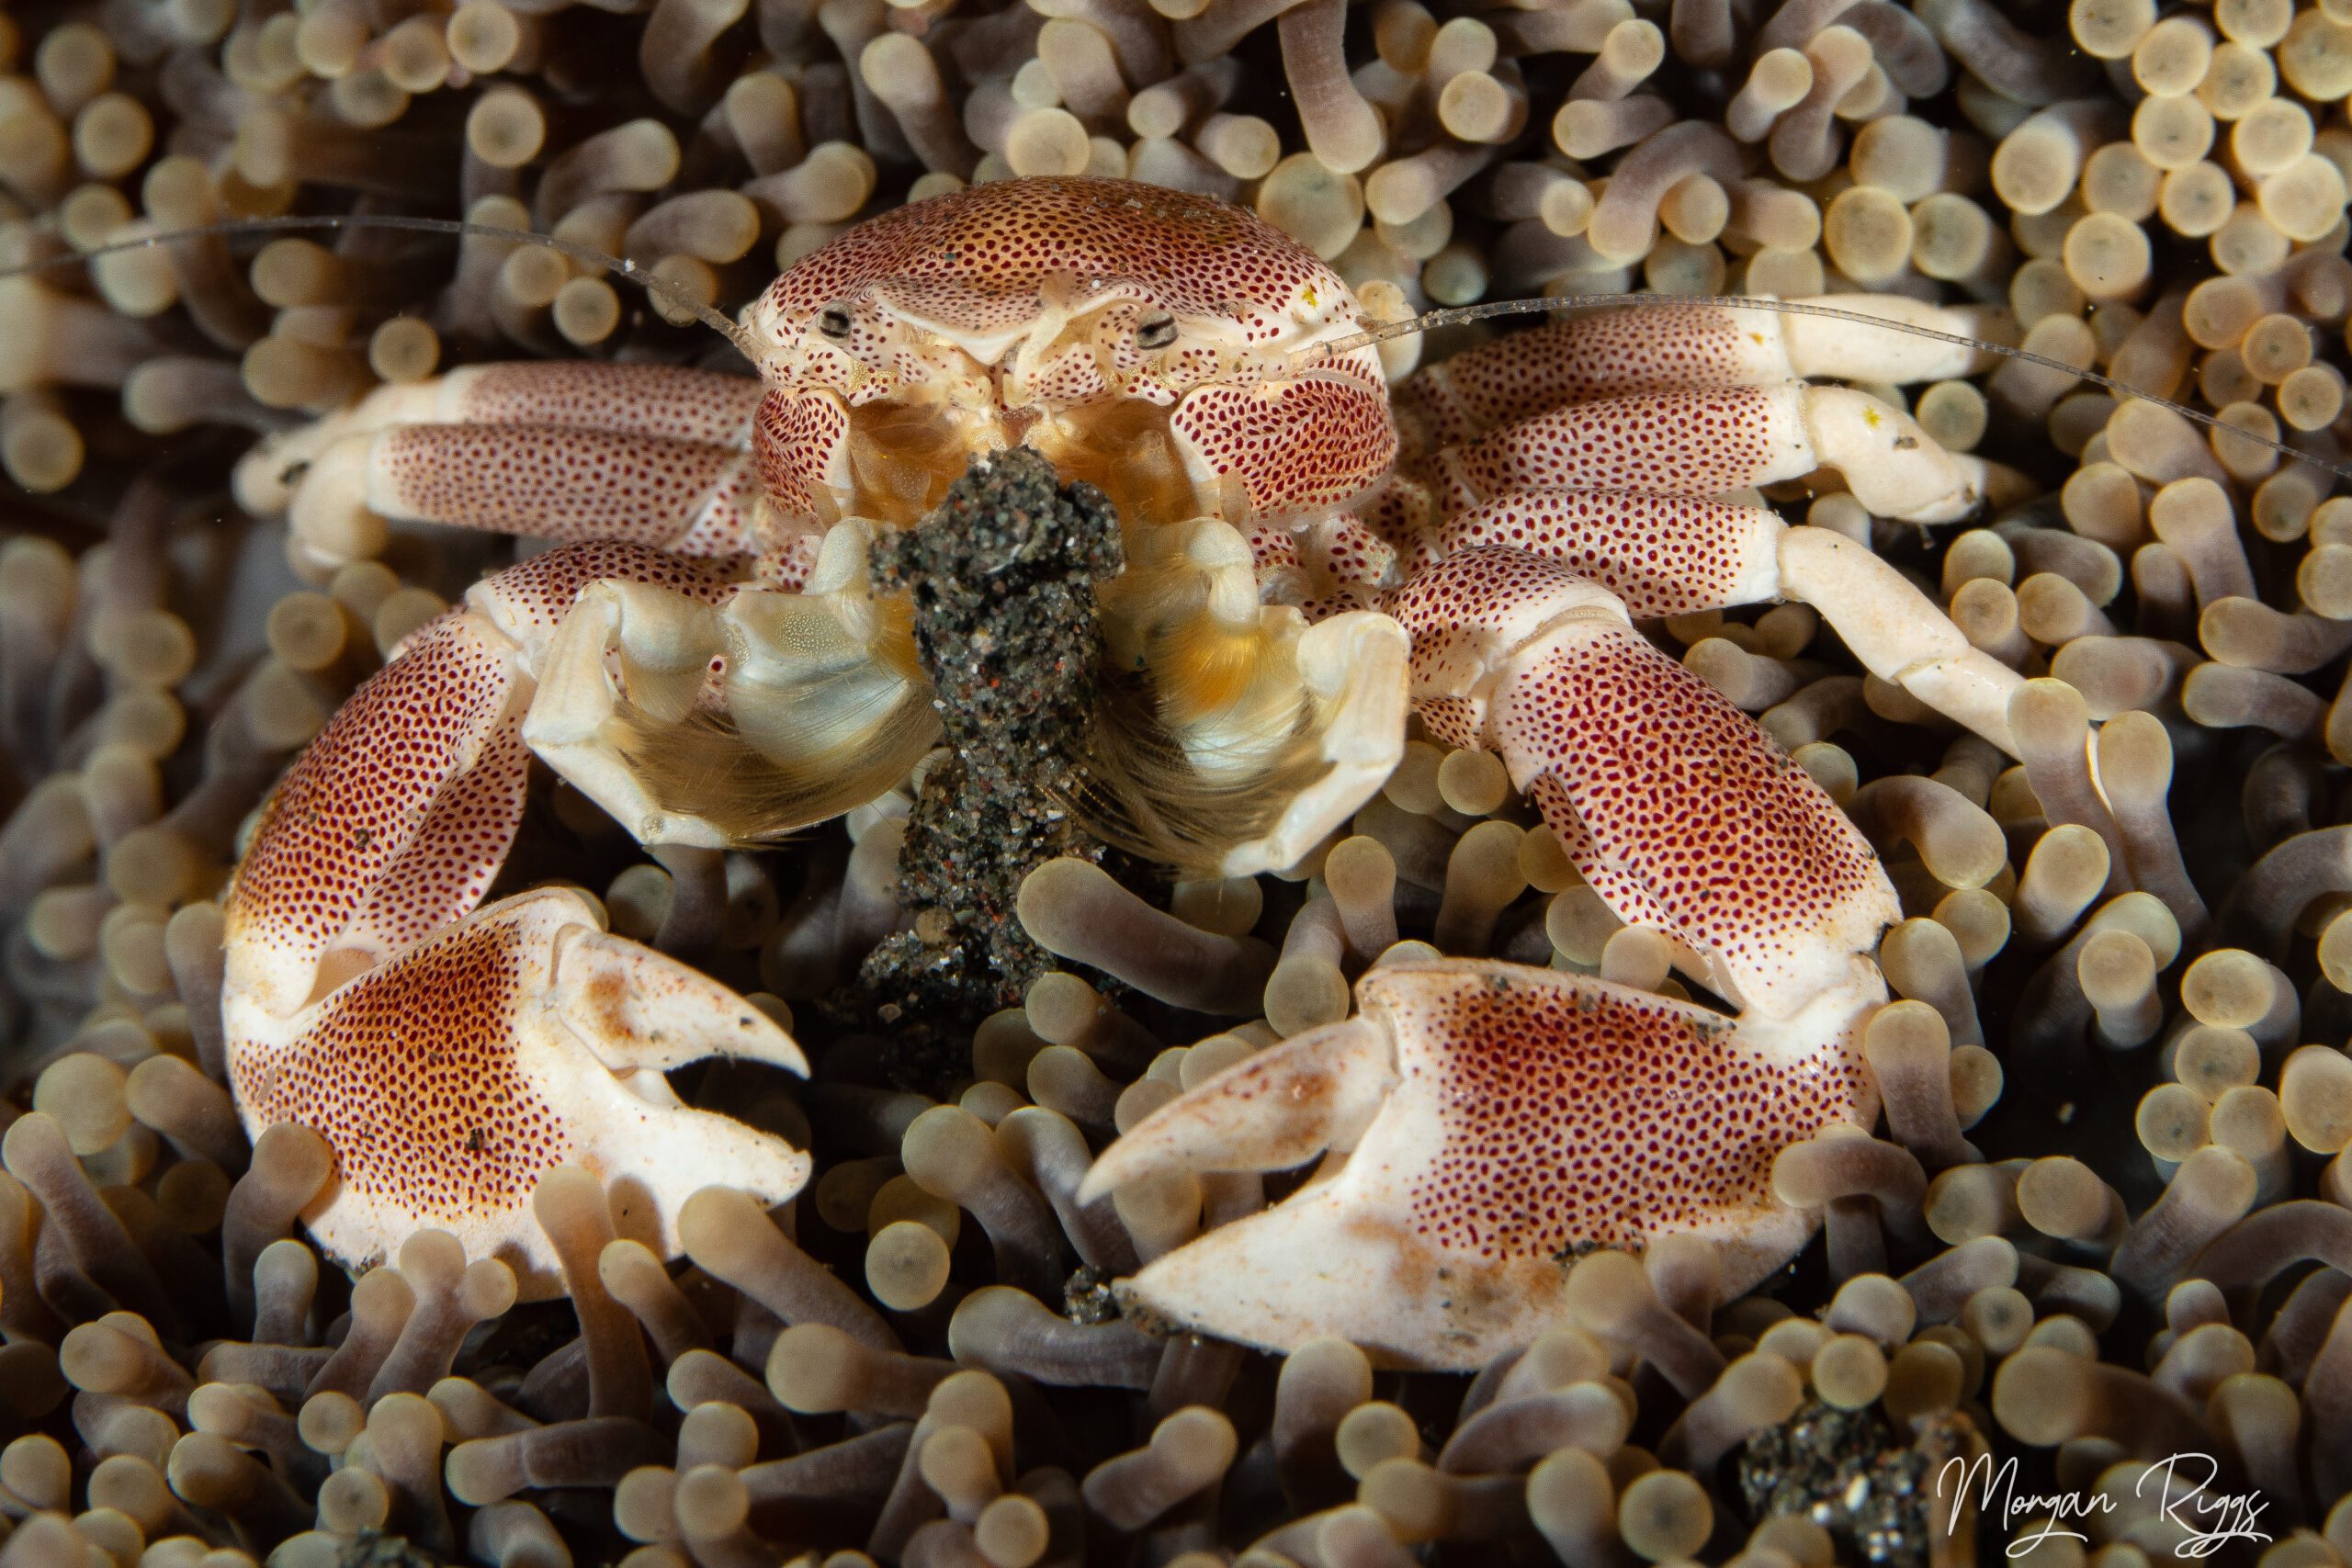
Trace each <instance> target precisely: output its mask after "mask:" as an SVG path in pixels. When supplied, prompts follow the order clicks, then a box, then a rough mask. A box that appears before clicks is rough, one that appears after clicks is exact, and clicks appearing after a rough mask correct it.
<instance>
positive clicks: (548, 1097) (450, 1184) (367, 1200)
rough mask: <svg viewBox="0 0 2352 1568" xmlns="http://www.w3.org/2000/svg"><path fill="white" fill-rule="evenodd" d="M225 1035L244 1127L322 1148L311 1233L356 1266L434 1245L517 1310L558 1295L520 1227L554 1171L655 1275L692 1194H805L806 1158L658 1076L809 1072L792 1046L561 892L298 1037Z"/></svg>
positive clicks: (325, 1008)
mask: <svg viewBox="0 0 2352 1568" xmlns="http://www.w3.org/2000/svg"><path fill="white" fill-rule="evenodd" d="M228 1022H229V1025H230V1031H231V1039H232V1056H231V1070H232V1074H233V1076H234V1077H235V1078H236V1082H237V1088H238V1091H239V1093H238V1099H239V1102H240V1104H241V1105H242V1107H243V1111H244V1116H245V1122H246V1125H247V1127H248V1129H249V1130H250V1131H252V1132H253V1133H254V1134H256V1135H258V1134H259V1133H260V1132H261V1130H262V1129H263V1128H266V1127H267V1126H268V1125H270V1124H271V1123H273V1122H300V1123H303V1124H304V1125H307V1126H310V1127H312V1128H314V1129H316V1130H317V1131H318V1133H319V1134H320V1135H321V1136H322V1137H323V1138H324V1139H325V1140H326V1142H327V1145H328V1146H329V1147H330V1148H332V1149H333V1150H334V1162H335V1171H334V1178H333V1179H331V1180H330V1181H329V1182H328V1183H327V1186H326V1188H325V1189H324V1190H322V1192H321V1193H320V1194H319V1197H318V1199H317V1200H316V1201H315V1202H314V1203H313V1205H312V1207H311V1209H310V1210H309V1211H307V1212H306V1213H304V1216H303V1218H304V1220H305V1221H306V1222H307V1223H308V1224H309V1225H310V1227H311V1231H312V1233H313V1235H316V1237H317V1238H318V1240H319V1242H320V1244H321V1245H322V1246H323V1247H325V1248H326V1249H327V1251H328V1252H329V1253H330V1254H332V1255H333V1256H334V1258H336V1259H337V1260H338V1261H340V1262H342V1263H344V1264H345V1266H347V1267H349V1268H352V1269H364V1268H366V1267H368V1266H370V1265H372V1264H374V1263H377V1262H379V1261H380V1260H382V1259H383V1258H387V1257H389V1256H390V1255H391V1254H392V1253H393V1252H394V1251H395V1250H396V1249H397V1248H398V1247H399V1246H400V1245H401V1242H402V1241H403V1240H404V1239H405V1238H406V1237H407V1236H408V1235H411V1234H412V1233H413V1232H414V1231H415V1230H416V1229H417V1228H419V1227H420V1226H437V1227H439V1228H441V1229H443V1230H447V1231H449V1232H451V1233H452V1234H454V1235H456V1236H457V1237H458V1240H460V1241H461V1242H463V1243H464V1244H465V1247H466V1251H467V1253H468V1255H469V1256H471V1257H474V1258H488V1257H496V1258H501V1259H503V1261H505V1262H506V1263H507V1264H508V1265H509V1266H510V1267H512V1268H513V1269H514V1270H515V1277H516V1279H517V1280H518V1281H519V1283H520V1285H521V1289H522V1293H523V1295H524V1297H525V1298H526V1299H532V1298H537V1297H544V1296H552V1295H560V1294H561V1293H562V1291H563V1288H564V1287H563V1282H562V1273H561V1268H560V1263H559V1261H558V1258H557V1257H556V1254H555V1250H554V1248H553V1247H552V1245H551V1244H550V1243H549V1241H548V1238H547V1236H546V1235H544V1233H542V1232H541V1230H540V1229H539V1226H538V1224H537V1221H536V1220H535V1219H534V1218H533V1215H532V1211H531V1193H532V1190H533V1189H534V1188H535V1187H536V1186H537V1183H538V1179H539V1178H540V1177H541V1176H542V1175H544V1174H545V1173H546V1172H547V1171H548V1170H550V1169H552V1168H555V1167H557V1166H559V1165H576V1166H581V1167H583V1168H586V1169H588V1170H589V1171H591V1172H593V1173H594V1174H595V1175H596V1176H598V1177H599V1178H600V1179H602V1180H603V1181H604V1182H605V1186H606V1188H607V1189H608V1190H611V1192H612V1194H613V1208H614V1213H615V1218H616V1222H617V1223H618V1224H619V1228H620V1229H621V1230H622V1232H623V1233H624V1234H625V1235H630V1236H632V1237H634V1238H635V1239H638V1240H640V1241H643V1242H644V1243H646V1245H648V1246H649V1247H653V1248H654V1249H655V1250H656V1251H657V1252H658V1253H660V1254H661V1255H662V1256H664V1257H670V1256H674V1255H675V1254H676V1253H677V1251H678V1250H679V1244H678V1239H677V1217H678V1213H679V1210H680V1209H681V1208H682V1207H683V1206H684V1203H685V1201H686V1200H687V1198H689V1197H691V1196H692V1195H693V1194H694V1193H695V1191H697V1190H700V1189H702V1188H704V1187H707V1186H709V1185H711V1184H712V1183H714V1182H725V1183H727V1184H728V1185H729V1186H732V1187H738V1188H741V1189H743V1190H746V1191H749V1192H750V1193H752V1196H753V1197H755V1198H756V1199H758V1200H759V1201H761V1202H763V1203H775V1202H781V1201H783V1200H785V1199H786V1198H788V1197H790V1196H791V1195H792V1194H794V1193H795V1192H797V1191H798V1190H800V1188H801V1186H802V1185H803V1184H804V1183H805V1182H806V1181H807V1180H808V1177H809V1156H807V1155H805V1154H803V1153H801V1152H799V1151H798V1150H796V1149H794V1148H792V1147H790V1146H789V1145H786V1144H785V1143H784V1142H783V1141H782V1140H780V1139H778V1138H775V1137H773V1136H771V1135H770V1134H765V1133H762V1132H759V1131H757V1130H755V1129H753V1128H752V1127H750V1126H747V1125H745V1124H744V1123H742V1122H736V1121H733V1120H730V1119H729V1118H728V1117H725V1116H718V1115H714V1114H712V1113H710V1112H708V1111H695V1110H690V1109H688V1108H687V1107H685V1106H684V1105H683V1104H681V1103H680V1102H679V1100H678V1099H677V1097H676V1096H675V1095H674V1094H673V1093H672V1092H671V1090H670V1089H669V1086H668V1084H667V1083H666V1082H665V1081H664V1080H663V1078H662V1073H663V1072H664V1071H665V1070H667V1069H669V1068H671V1067H675V1066H682V1065H684V1064H685V1063H687V1062H691V1061H695V1060H698V1059H700V1058H703V1057H707V1056H719V1055H723V1056H732V1057H741V1058H746V1059H750V1060H754V1061H761V1062H766V1063H769V1064H771V1065H774V1066H781V1067H785V1068H788V1069H790V1070H791V1071H794V1072H805V1071H806V1070H807V1063H806V1061H805V1060H804V1059H803V1057H802V1056H801V1054H800V1049H799V1047H798V1046H797V1045H795V1044H794V1043H792V1041H791V1039H790V1038H789V1037H787V1036H786V1034H785V1033H784V1032H783V1031H782V1030H780V1029H778V1028H777V1027H776V1026H775V1023H774V1022H772V1021H770V1020H769V1019H768V1018H767V1017H766V1016H765V1015H763V1014H762V1013H761V1012H760V1011H759V1010H757V1009H755V1008H753V1007H752V1006H751V1005H750V1004H748V1003H746V1002H745V1001H744V1000H743V999H742V998H740V997H738V996H736V995H735V994H734V993H733V992H732V991H729V990H728V989H727V988H726V987H723V986H720V985H718V984H717V983H716V982H714V981H711V980H709V979H707V978H706V977H704V976H702V975H701V974H699V973H698V972H696V971H695V970H694V969H692V968H689V967H688V966H686V965H684V964H679V963H676V962H674V961H673V960H672V959H669V958H665V957H663V956H662V954H660V953H654V952H651V951H650V950H649V949H646V948H643V947H639V945H637V944H636V943H635V942H628V941H626V940H624V939H622V938H619V937H616V936H613V935H611V934H609V933H608V932H606V931H604V930H603V929H602V927H601V925H600V923H599V922H598V921H597V919H596V915H595V911H594V908H593V907H592V906H590V905H589V904H588V903H586V902H585V901H584V900H583V899H582V898H581V897H579V896H578V895H577V894H575V893H571V892H569V891H566V890H563V889H560V888H543V889H540V890H538V891H536V892H531V893H525V894H520V895H517V896H516V897H512V898H507V899H504V900H502V901H501V902H499V903H497V904H494V905H492V906H491V907H490V908H485V909H483V910H481V912H479V913H478V914H475V915H473V916H471V917H469V919H465V920H462V921H460V922H459V923H458V924H457V925H454V926H451V927H449V928H448V929H447V930H445V931H440V932H438V933H436V934H435V935H434V936H431V937H429V938H427V939H425V940H424V941H423V942H417V943H416V944H414V945H413V946H412V947H409V948H407V949H405V950H404V951H402V952H401V953H396V954H395V955H393V956H392V957H391V958H390V959H389V960H387V961H386V962H384V963H382V964H378V965H376V966H375V967H373V968H371V969H368V970H367V971H365V972H363V973H361V974H360V975H358V976H356V977H355V978H353V979H351V980H349V981H347V982H346V983H345V984H344V985H343V986H342V987H339V988H337V989H336V990H335V991H334V992H333V993H332V994H330V995H329V996H328V997H326V998H324V999H323V1000H322V1001H320V1002H318V1003H316V1004H314V1005H313V1006H311V1007H310V1008H307V1009H305V1010H303V1011H302V1012H301V1013H300V1014H298V1015H296V1016H295V1017H294V1018H292V1019H290V1020H282V1021H281V1020H277V1019H274V1018H270V1017H268V1016H267V1015H266V1014H263V1013H261V1011H260V1010H259V1009H258V1008H257V1007H252V1006H250V1005H248V1006H246V1007H243V1008H238V1007H236V1006H235V1005H234V1004H232V1012H231V1016H230V1018H229V1020H228Z"/></svg>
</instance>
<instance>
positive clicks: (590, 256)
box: [0, 212, 2352, 482]
mask: <svg viewBox="0 0 2352 1568" xmlns="http://www.w3.org/2000/svg"><path fill="white" fill-rule="evenodd" d="M318 229H395V230H405V231H410V232H413V233H422V234H456V235H460V236H471V237H475V238H481V239H491V240H507V241H512V242H514V243H517V244H530V245H540V246H544V247H545V248H547V249H548V250H552V251H554V252H556V253H557V254H560V255H564V256H569V257H570V258H571V259H572V260H573V261H576V262H580V263H582V264H583V265H589V266H594V267H598V268H601V269H603V270H605V271H607V272H616V273H618V274H620V275H621V276H624V277H627V278H629V279H630V280H632V281H633V282H635V283H636V284H638V286H639V287H640V288H644V289H645V290H646V291H647V292H648V293H650V294H651V295H653V296H654V297H656V298H657V299H661V300H662V301H663V302H664V303H666V304H668V305H670V306H671V307H673V309H675V310H678V311H679V312H681V313H682V314H685V315H690V316H692V317H694V318H695V320H696V321H700V322H701V323H702V324H703V325H705V326H707V327H708V328H710V329H711V330H712V331H713V332H715V333H718V334H719V335H720V336H722V337H724V338H725V339H726V340H727V341H728V342H729V343H730V344H734V345H735V348H736V351H737V352H738V353H740V354H741V355H743V357H744V358H745V359H747V360H749V361H750V362H751V363H752V366H753V367H759V368H764V367H765V363H766V360H765V356H764V355H763V354H762V352H761V348H760V344H758V342H757V341H756V340H754V339H753V338H752V335H751V334H750V333H747V332H745V331H744V330H743V329H742V327H741V326H740V325H739V324H737V323H736V322H734V321H730V320H729V319H728V318H727V317H726V316H725V315H724V314H722V313H721V312H719V311H718V310H713V309H712V308H711V307H709V306H708V305H706V304H704V303H703V302H702V301H701V300H699V299H695V298H694V297H693V296H692V295H689V294H688V293H686V292H685V291H684V289H682V288H679V287H678V286H677V285H675V284H673V283H672V282H671V281H670V280H669V279H667V278H665V277H661V276H656V275H654V274H653V273H651V272H649V271H647V270H646V269H645V268H643V267H640V266H639V265H637V264H636V263H635V262H633V261H630V260H628V258H627V257H624V256H616V255H612V254H607V253H606V252H604V251H600V250H597V249H596V248H595V247H594V246H593V245H583V244H581V243H579V242H577V241H575V240H565V239H560V238H558V237H557V236H555V235H553V234H541V233H537V232H535V231H531V230H527V229H506V228H502V227H499V226H498V225H496V224H491V223H474V222H469V221H467V220H461V219H455V218H416V217H409V216H405V215H401V214H397V213H376V212H369V213H341V214H334V213H330V214H323V215H320V216H315V217H281V218H233V219H224V220H220V221H219V222H217V223H206V224H202V225H199V226H198V227H195V228H190V229H176V230H174V231H171V232H169V233H164V234H148V235H142V236H141V237H140V238H137V239H131V240H113V241H109V242H107V243H105V244H102V245H96V246H93V247H92V248H91V249H89V250H86V251H74V252H72V253H70V254H65V255H58V256H50V257H46V258H44V259H43V260H40V261H36V262H28V263H24V264H21V265H16V266H10V267H5V268H0V278H8V277H21V276H27V275H29V274H32V273H37V272H46V271H48V270H50V269H51V268H53V267H61V266H70V265H74V264H76V263H80V262H87V261H92V260H95V259H96V258H97V257H100V256H107V255H114V254H119V253H121V252H126V251H140V250H148V249H151V248H153V247H154V246H157V245H162V244H168V243H172V242H173V241H175V240H188V239H202V238H206V237H208V236H212V235H223V236H226V235H233V234H251V233H291V232H300V231H305V230H318ZM1625 309H1640V310H1770V311H1775V312H1777V313H1779V314H1781V315H1787V316H1816V317H1819V318H1821V319H1823V320H1825V321H1849V322H1852V323H1854V324H1855V325H1858V326H1865V327H1872V328H1876V329H1879V330H1881V331H1885V332H1898V333H1907V334H1909V335H1910V336H1913V337H1921V338H1927V339H1929V340H1930V341H1933V342H1937V343H1948V344H1954V345H1955V346H1958V347H1962V348H1971V349H1975V350H1977V351H1978V352H1980V353H1985V354H1992V355H1999V356H2001V357H2004V358H2007V359H2014V360H2017V361H2018V362H2019V363H2021V364H2025V365H2032V366H2037V367H2041V368H2042V369H2044V370H2053V371H2056V372H2058V373H2060V374H2062V375H2064V376H2068V377H2071V378H2074V379H2075V380H2078V381H2084V382H2087V383H2089V384H2090V385H2091V386H2094V387H2098V388H2099V389H2102V390H2104V391H2108V392H2112V393H2114V394H2115V395H2116V396H2118V397H2120V398H2125V399H2137V400H2140V401H2143V402H2146V403H2152V404H2154V406H2156V407H2157V408H2161V409H2165V410H2166V411H2168V412H2172V413H2176V414H2178V415H2179V416H2180V417H2181V418H2183V419H2186V420H2188V421H2190V422H2191V423H2196V424H2201V425H2203V426H2205V427H2207V428H2208V429H2211V430H2216V431H2220V432H2222V433H2223V434H2227V435H2228V436H2229V437H2231V438H2232V439H2233V440H2238V441H2245V442H2249V443H2251V444H2253V445H2254V446H2260V447H2263V448H2265V449H2267V450H2268V451H2270V452H2274V453H2276V454H2278V456H2279V457H2286V458H2289V459H2290V460H2292V461H2294V462H2298V463H2308V464H2310V465H2311V466H2312V467H2313V468H2322V469H2324V470H2326V471H2327V472H2328V473H2330V474H2332V475H2334V476H2335V478H2337V479H2343V480H2346V481H2347V482H2352V462H2344V461H2335V460H2332V459H2330V458H2326V457H2319V456H2317V455H2316V454H2314V453H2310V452H2305V451H2302V450H2301V449H2300V448H2297V447H2293V446H2288V445H2287V444H2286V443H2285V442H2283V441H2279V440H2277V439H2275V438H2273V437H2271V436H2267V435H2259V434H2256V433H2254V432H2253V431H2250V430H2241V429H2239V428H2238V427H2237V426H2235V425H2233V424H2224V423H2222V421H2221V420H2220V419H2218V418H2216V417H2214V416H2213V415H2211V414H2210V413H2205V412H2200V411H2199V410H2197V409H2193V408H2190V407H2188V405H2187V404H2185V403H2178V402H2175V401H2174V400H2172V399H2170V398H2165V397H2159V396H2157V395H2156V394H2154V393H2153V392H2143V391H2142V390H2140V389H2138V388H2136V387H2130V386H2126V385H2125V384H2124V383H2122V382H2120V381H2119V380H2117V379H2115V378H2113V377H2111V376H2107V375H2104V374H2102V373H2100V372H2098V371H2097V370H2092V369H2088V368H2086V367H2078V366H2075V365H2069V364H2068V363H2066V362H2065V361H2064V360H2063V359H2054V358H2052V357H2051V356H2050V355H2046V354H2036V353H2034V352H2033V351H2032V350H2031V349H2026V348H2018V347H2016V346H2014V345H2012V344H2001V343H1993V342H1991V341H1989V340H1987V339H1985V338H1979V337H1971V336H1969V335H1968V334H1966V333H1948V332H1944V331H1942V330H1941V329H1939V328H1937V327H1927V326H1921V325H1919V324H1918V323H1917V322H1915V321H1889V320H1888V319H1886V318H1885V317H1883V316H1873V315H1871V314H1870V313H1869V312H1867V311H1863V310H1843V309H1841V308H1839V307H1838V306H1835V305H1816V304H1811V303H1808V302H1806V301H1804V300H1796V299H1755V298H1750V297H1747V296H1745V295H1731V294H1562V295H1553V296H1544V297H1541V298H1537V299H1488V300H1484V301H1482V302H1480V303H1478V304H1476V305H1453V306H1447V307H1444V308H1442V309H1440V310H1430V311H1426V312H1424V313H1422V314H1421V315H1419V316H1413V317H1408V319H1406V320H1404V321H1386V322H1383V323H1382V324H1381V325H1379V326H1376V327H1371V328H1368V329H1366V330H1365V331H1363V332H1360V333H1354V334H1353V335H1351V336H1349V337H1344V338H1338V339H1335V340H1333V341H1331V342H1329V343H1321V344H1316V345H1314V346H1313V347H1312V348H1308V349H1304V350H1301V351H1300V353H1299V355H1298V356H1297V357H1298V360H1299V362H1300V367H1302V368H1304V367H1306V366H1307V365H1312V364H1314V363H1315V362H1316V361H1317V360H1319V359H1325V358H1329V357H1330V356H1332V355H1340V354H1346V353H1351V352H1352V351H1354V350H1356V349H1359V348H1369V347H1371V346H1373V345H1374V344H1380V343H1385V342H1386V341H1387V340H1388V339H1390V338H1396V337H1405V336H1408V335H1410V334H1412V333H1422V332H1429V331H1431V330H1433V329H1435V328H1438V327H1450V326H1461V325H1464V324H1467V323H1469V322H1472V321H1491V320H1493V319H1494V318H1496V317H1498V316H1518V315H1532V314H1535V313H1538V312H1542V313H1546V314H1548V313H1551V312H1554V311H1561V310H1625Z"/></svg>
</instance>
